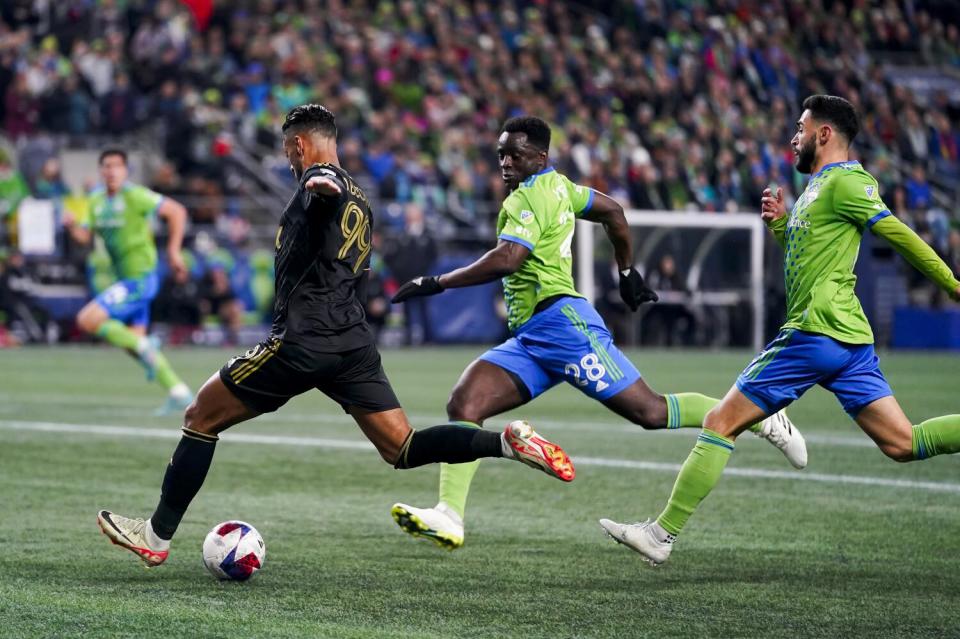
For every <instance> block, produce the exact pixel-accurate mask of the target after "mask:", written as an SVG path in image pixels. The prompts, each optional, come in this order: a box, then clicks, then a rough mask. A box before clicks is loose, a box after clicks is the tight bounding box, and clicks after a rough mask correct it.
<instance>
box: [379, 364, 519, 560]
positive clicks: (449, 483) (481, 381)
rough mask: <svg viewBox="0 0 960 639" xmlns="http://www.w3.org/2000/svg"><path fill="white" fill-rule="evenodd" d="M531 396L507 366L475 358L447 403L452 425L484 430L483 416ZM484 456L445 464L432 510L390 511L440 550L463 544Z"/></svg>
mask: <svg viewBox="0 0 960 639" xmlns="http://www.w3.org/2000/svg"><path fill="white" fill-rule="evenodd" d="M529 399H530V392H529V391H528V390H527V388H526V386H525V385H524V383H523V381H522V380H520V379H519V378H517V377H516V375H514V374H512V373H510V372H508V371H507V370H505V369H504V368H501V367H500V366H498V365H496V364H493V363H491V362H488V361H486V360H483V359H477V360H474V361H473V363H471V364H470V365H469V366H467V368H466V370H464V371H463V374H462V375H461V376H460V379H459V380H458V381H457V384H456V386H454V388H453V391H452V392H451V394H450V399H449V401H448V402H447V417H448V418H449V419H450V421H451V423H454V424H459V425H461V426H468V427H473V428H480V427H482V426H483V422H484V420H486V419H487V418H489V417H493V416H494V415H499V414H500V413H504V412H506V411H508V410H511V409H513V408H516V407H518V406H522V405H523V404H525V403H527V402H528V401H529ZM479 466H480V460H479V459H478V460H476V461H472V462H466V463H462V464H441V465H440V500H439V501H438V502H437V505H436V506H434V507H433V508H417V507H415V506H410V505H408V504H404V503H396V504H394V505H393V507H392V508H391V510H390V514H391V515H392V516H393V519H394V521H396V522H397V525H399V526H400V527H401V528H402V529H403V530H404V531H405V532H407V533H409V534H411V535H413V536H415V537H422V538H425V539H430V540H432V541H433V542H434V543H436V544H437V545H438V546H440V547H441V548H446V549H447V550H454V549H456V548H459V547H460V546H462V545H463V541H464V524H463V519H464V514H465V511H466V504H467V494H468V493H469V491H470V482H471V481H472V480H473V476H474V474H476V472H477V469H478V468H479Z"/></svg>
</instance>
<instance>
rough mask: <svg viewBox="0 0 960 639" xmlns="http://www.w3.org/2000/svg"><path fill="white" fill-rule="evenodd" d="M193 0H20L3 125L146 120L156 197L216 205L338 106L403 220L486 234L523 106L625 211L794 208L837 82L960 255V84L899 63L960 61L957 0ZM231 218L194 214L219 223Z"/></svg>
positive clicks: (70, 126)
mask: <svg viewBox="0 0 960 639" xmlns="http://www.w3.org/2000/svg"><path fill="white" fill-rule="evenodd" d="M188 4H190V3H180V2H176V1H175V0H59V1H58V2H46V3H34V2H21V1H20V0H17V1H14V2H11V3H3V8H2V9H0V128H2V131H3V133H4V134H5V135H6V136H7V137H8V138H9V139H11V140H13V141H14V142H16V141H18V140H20V141H22V140H24V139H29V138H30V137H31V136H35V135H37V134H41V133H53V134H57V135H60V136H62V138H63V139H74V138H77V137H82V136H87V135H98V136H118V135H129V134H132V133H135V132H138V131H149V132H150V133H151V134H152V135H154V136H159V139H160V140H162V141H163V142H162V145H161V147H162V150H163V153H164V155H165V157H166V158H167V160H168V161H167V162H166V163H164V164H162V165H161V170H160V171H159V172H158V175H157V177H156V178H155V179H154V181H153V184H152V185H153V186H154V188H156V189H157V190H160V191H163V192H168V193H170V192H172V193H175V194H181V195H185V196H187V198H189V196H192V195H202V196H203V199H202V200H201V201H210V200H211V199H212V200H213V201H214V202H217V198H220V199H221V200H222V199H223V198H225V197H226V198H228V199H229V198H230V197H231V196H232V195H234V194H236V193H237V192H238V190H241V189H242V188H243V187H242V185H240V184H238V183H237V180H235V179H234V180H231V179H230V176H229V175H226V174H225V172H224V164H225V163H224V162H223V159H224V158H225V157H227V156H229V155H230V154H232V153H237V152H241V151H243V152H246V153H249V154H251V156H253V157H264V156H273V157H274V159H275V161H274V162H273V163H272V164H270V163H267V165H268V166H273V167H276V168H277V173H278V175H282V176H284V178H285V179H289V176H287V175H286V164H285V162H284V161H283V160H282V157H281V156H280V155H279V143H278V139H279V138H278V135H279V130H280V124H281V123H282V121H283V117H284V115H285V113H286V111H287V110H288V109H289V108H291V107H292V106H294V105H296V104H299V103H302V102H305V101H308V100H316V101H320V102H322V103H323V104H325V105H327V106H328V107H330V108H331V109H332V110H333V111H334V112H335V113H336V114H337V118H338V125H339V128H340V154H341V160H342V163H343V164H344V165H345V167H346V168H347V169H348V170H349V171H351V172H352V173H353V174H354V175H355V176H357V177H358V178H359V180H360V182H361V183H362V184H364V185H366V186H367V188H368V190H370V191H371V194H372V195H374V196H375V197H376V199H377V200H378V201H380V202H384V203H386V202H390V203H391V205H390V206H383V207H380V208H379V209H378V210H379V211H380V216H379V218H378V222H379V223H380V224H381V226H382V227H384V228H386V229H387V230H389V229H390V228H391V227H394V228H397V229H401V228H402V227H403V224H404V220H405V218H406V212H405V210H406V209H405V207H406V205H407V204H409V203H414V204H416V205H417V206H418V207H419V208H421V209H422V211H423V212H424V214H425V219H426V226H427V228H428V230H430V231H431V233H432V234H434V235H436V236H439V237H445V236H446V237H449V236H452V235H455V234H457V233H459V232H473V233H477V234H480V235H486V236H489V235H490V234H491V233H492V225H493V221H494V219H495V215H496V211H497V203H498V202H499V201H500V199H502V197H503V196H504V190H503V189H504V187H503V185H502V183H501V181H500V179H499V175H498V171H497V167H496V157H495V145H496V138H497V136H498V133H499V128H500V126H501V124H502V122H503V121H504V120H505V119H506V118H508V117H510V116H513V115H517V114H537V115H540V116H542V117H544V118H545V119H547V120H548V121H549V122H551V124H552V125H553V142H552V150H551V156H552V158H553V161H554V163H555V164H556V165H557V167H558V168H559V169H560V170H562V171H564V172H565V173H567V174H568V175H569V176H570V177H571V178H573V179H575V180H577V181H579V182H581V183H584V184H588V185H590V186H592V187H594V188H597V189H600V190H602V191H605V192H607V193H610V194H611V195H612V196H614V197H616V198H618V199H619V200H620V201H622V202H623V203H624V204H628V205H629V206H631V207H635V208H642V209H671V210H677V211H684V210H697V211H708V212H717V213H723V212H728V211H735V210H755V209H756V207H757V202H758V201H759V197H760V192H761V191H762V189H764V188H766V187H767V186H768V185H769V184H771V183H776V184H779V185H781V186H784V187H785V189H786V191H787V195H788V201H791V202H792V198H793V197H794V196H795V195H796V194H797V193H798V192H799V190H801V189H802V187H803V183H804V178H803V176H800V175H798V174H797V173H796V172H795V171H794V170H793V168H792V160H793V158H792V155H791V153H790V148H789V145H788V142H789V140H790V138H791V137H792V135H793V129H794V124H793V123H794V121H795V119H796V116H797V115H798V109H799V105H800V104H801V102H802V100H803V98H804V97H805V96H806V95H808V94H811V93H834V94H838V95H842V96H844V97H846V98H848V99H849V100H850V101H851V102H853V103H854V104H855V105H856V106H857V107H858V109H859V110H860V111H861V113H862V114H863V121H862V126H863V128H862V132H861V135H860V137H859V138H858V141H857V144H856V146H855V154H856V155H857V157H859V158H860V159H861V160H862V161H863V162H864V164H865V165H866V166H867V168H868V170H870V171H871V172H873V173H874V174H875V175H876V176H877V177H878V179H879V180H880V182H881V187H882V192H883V197H884V199H885V200H886V202H887V203H888V205H889V206H890V207H891V209H892V210H894V211H895V212H896V213H897V214H899V215H901V216H902V217H904V219H906V220H907V221H908V222H909V223H911V224H913V225H914V226H915V227H916V228H917V229H918V230H919V231H921V232H922V233H923V234H924V236H925V237H926V239H928V240H930V241H931V242H932V243H933V244H934V245H935V247H936V248H937V250H938V251H940V252H941V253H942V254H944V255H945V256H950V257H951V259H953V260H954V264H953V265H954V267H955V268H956V267H958V266H960V264H957V262H956V260H957V259H958V257H957V254H958V252H960V248H958V246H957V245H958V244H960V239H958V238H957V236H956V232H955V231H953V232H951V229H955V227H956V225H957V223H958V219H957V213H956V212H955V211H951V210H950V206H951V205H953V204H956V203H957V201H958V193H960V187H958V184H960V99H958V97H957V96H958V94H960V90H958V88H957V87H956V86H954V87H951V86H946V85H945V86H941V87H939V88H938V87H936V86H932V87H924V86H919V85H918V86H916V87H914V88H913V89H911V88H908V87H907V86H906V85H905V84H904V83H903V82H901V81H899V79H898V76H895V75H891V73H890V69H891V68H892V69H897V68H907V67H909V65H917V67H922V68H925V69H937V68H942V67H950V68H952V69H954V70H958V69H960V28H958V21H957V20H956V15H957V11H958V8H957V6H956V3H951V2H950V1H949V0H946V1H943V0H941V1H939V2H923V1H922V0H916V1H907V2H897V1H895V0H885V1H882V2H868V1H866V0H854V1H852V2H832V3H822V2H820V1H818V0H814V1H813V2H799V1H796V0H771V1H769V2H755V1H753V0H720V1H717V2H711V3H707V2H695V1H690V2H685V1H684V2H661V1H658V0H646V1H637V2H626V1H616V0H614V1H608V2H599V3H598V2H592V3H586V2H584V3H575V2H548V1H546V0H539V1H531V2H525V1H520V0H501V1H495V0H477V1H473V2H467V1H465V0H437V1H435V2H415V1H414V0H400V1H398V2H387V1H379V0H378V1H373V0H367V1H362V2H345V1H342V0H296V1H292V0H247V1H244V0H239V1H237V2H229V3H215V8H214V12H213V15H212V16H211V17H210V18H209V20H198V19H197V17H196V16H194V15H192V14H191V13H190V11H189V9H188V6H187V5H188ZM37 7H42V10H38V9H37ZM888 64H890V65H891V66H887V65H888ZM957 84H960V83H957ZM951 90H952V91H953V93H952V94H951ZM4 170H5V169H4V167H3V166H0V189H2V188H4V187H3V185H2V181H3V180H4V177H3V175H2V173H3V171H4ZM28 182H29V184H30V187H31V188H32V189H38V188H41V185H40V182H39V181H38V180H37V179H28ZM0 206H2V204H0ZM226 209H229V205H224V204H222V203H221V204H216V205H213V206H209V205H207V206H206V208H205V206H204V205H202V204H197V205H191V206H190V210H191V215H192V217H193V219H194V222H197V223H200V224H203V223H210V222H216V219H217V218H218V217H219V216H221V215H223V211H224V210H226ZM2 215H3V212H2V211H0V216H2Z"/></svg>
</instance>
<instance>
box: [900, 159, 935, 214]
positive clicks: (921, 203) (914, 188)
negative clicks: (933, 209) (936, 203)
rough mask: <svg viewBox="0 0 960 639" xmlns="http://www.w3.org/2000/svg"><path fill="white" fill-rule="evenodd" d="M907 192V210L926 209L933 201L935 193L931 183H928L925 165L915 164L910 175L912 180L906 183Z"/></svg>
mask: <svg viewBox="0 0 960 639" xmlns="http://www.w3.org/2000/svg"><path fill="white" fill-rule="evenodd" d="M906 190H907V208H909V209H910V210H913V211H915V210H918V209H925V208H927V207H929V206H930V204H931V203H932V201H933V192H932V191H931V189H930V183H929V182H927V172H926V171H924V169H923V165H921V164H914V165H913V170H912V171H911V173H910V179H908V180H907V183H906Z"/></svg>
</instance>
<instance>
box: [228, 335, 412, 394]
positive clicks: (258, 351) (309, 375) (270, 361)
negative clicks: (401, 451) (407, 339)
mask: <svg viewBox="0 0 960 639" xmlns="http://www.w3.org/2000/svg"><path fill="white" fill-rule="evenodd" d="M220 379H221V380H222V381H223V383H224V385H226V387H227V388H228V389H230V392H231V393H233V394H234V395H236V396H237V398H238V399H239V400H240V401H241V402H243V403H244V405H245V406H247V407H248V408H250V409H252V410H255V411H257V412H259V413H271V412H273V411H275V410H277V409H278V408H280V407H281V406H283V405H284V404H286V403H287V401H288V400H289V399H290V398H291V397H296V396H297V395H300V394H302V393H305V392H307V391H308V390H310V389H312V388H316V389H317V390H319V391H321V392H322V393H323V394H325V395H326V396H327V397H329V398H330V399H332V400H334V401H336V402H338V403H339V404H340V405H341V406H342V407H343V410H344V411H347V412H349V410H350V408H351V407H357V408H361V409H363V410H365V411H370V412H375V413H376V412H381V411H385V410H391V409H394V408H399V407H400V402H399V401H397V396H396V395H395V394H394V392H393V388H391V387H390V382H389V380H387V375H386V373H384V372H383V365H382V364H381V363H380V353H379V352H378V351H377V347H376V345H375V344H368V345H366V346H362V347H360V348H357V349H355V350H352V351H346V352H343V353H317V352H314V351H311V350H307V349H305V348H303V347H301V346H297V345H295V344H289V343H286V342H283V341H282V340H279V339H276V338H271V339H267V340H265V341H263V342H260V343H259V344H257V345H256V346H254V347H253V348H251V349H250V350H249V351H247V352H246V353H244V354H243V355H240V356H238V357H234V358H233V359H231V360H230V361H229V362H227V363H226V364H225V365H224V366H223V368H221V369H220Z"/></svg>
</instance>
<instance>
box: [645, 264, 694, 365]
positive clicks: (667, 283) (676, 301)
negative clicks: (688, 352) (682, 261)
mask: <svg viewBox="0 0 960 639" xmlns="http://www.w3.org/2000/svg"><path fill="white" fill-rule="evenodd" d="M646 280H647V284H648V285H649V286H650V288H652V289H653V290H655V291H656V292H657V293H658V294H659V295H660V301H659V302H656V303H655V304H651V305H649V307H647V313H646V315H645V316H644V322H643V343H644V344H656V345H657V346H674V345H681V344H687V345H689V344H690V343H691V342H692V339H693V331H694V328H695V318H694V316H693V313H691V312H690V309H689V308H688V303H689V291H688V290H687V287H686V283H685V282H684V280H683V277H682V276H681V275H680V273H679V272H678V271H677V262H676V260H675V259H674V257H673V255H671V254H669V253H666V254H664V255H663V256H662V257H661V258H660V261H659V262H657V266H656V268H654V269H653V270H651V271H650V273H649V274H648V275H647V278H646Z"/></svg>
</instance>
